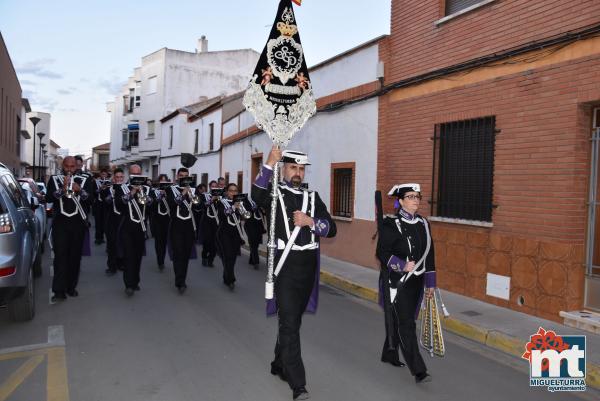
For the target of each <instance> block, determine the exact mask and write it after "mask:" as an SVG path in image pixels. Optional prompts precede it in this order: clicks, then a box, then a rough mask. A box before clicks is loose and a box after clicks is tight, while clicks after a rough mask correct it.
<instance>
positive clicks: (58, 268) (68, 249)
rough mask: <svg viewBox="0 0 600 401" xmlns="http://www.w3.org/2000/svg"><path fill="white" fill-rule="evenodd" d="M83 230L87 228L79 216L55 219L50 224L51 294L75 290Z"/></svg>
mask: <svg viewBox="0 0 600 401" xmlns="http://www.w3.org/2000/svg"><path fill="white" fill-rule="evenodd" d="M85 230H87V226H86V224H85V223H84V222H83V220H82V219H81V217H80V216H79V215H75V216H73V217H70V218H62V217H60V218H55V220H54V222H53V223H52V248H53V251H54V264H53V265H54V277H53V278H52V292H53V293H55V294H65V292H67V291H73V290H74V289H76V288H77V283H78V282H79V271H80V267H81V248H82V246H83V239H84V235H85Z"/></svg>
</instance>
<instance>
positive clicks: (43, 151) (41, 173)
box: [40, 138, 46, 181]
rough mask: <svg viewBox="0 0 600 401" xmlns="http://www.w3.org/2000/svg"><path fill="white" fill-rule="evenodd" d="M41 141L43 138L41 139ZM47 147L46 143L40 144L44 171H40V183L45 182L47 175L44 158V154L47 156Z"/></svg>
mask: <svg viewBox="0 0 600 401" xmlns="http://www.w3.org/2000/svg"><path fill="white" fill-rule="evenodd" d="M40 140H41V138H40ZM45 147H46V144H45V143H40V166H41V168H42V170H41V171H40V181H44V178H45V177H44V176H45V175H46V166H45V164H44V159H43V158H42V153H43V154H46V149H44V148H45Z"/></svg>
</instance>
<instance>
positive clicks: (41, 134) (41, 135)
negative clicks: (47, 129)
mask: <svg viewBox="0 0 600 401" xmlns="http://www.w3.org/2000/svg"><path fill="white" fill-rule="evenodd" d="M44 135H46V134H45V133H43V132H38V133H37V136H38V138H40V160H41V156H42V138H43V137H44ZM34 140H35V138H34ZM40 164H42V163H41V161H40ZM38 170H39V168H38ZM41 176H42V173H41V171H40V172H39V174H38V179H40V178H41ZM34 180H35V178H34Z"/></svg>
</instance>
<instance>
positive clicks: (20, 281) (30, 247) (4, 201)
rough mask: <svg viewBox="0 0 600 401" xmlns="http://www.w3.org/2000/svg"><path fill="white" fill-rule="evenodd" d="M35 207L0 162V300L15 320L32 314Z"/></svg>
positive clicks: (36, 263)
mask: <svg viewBox="0 0 600 401" xmlns="http://www.w3.org/2000/svg"><path fill="white" fill-rule="evenodd" d="M35 208H36V206H35V205H33V206H32V205H31V204H30V203H29V201H28V200H27V197H26V195H25V193H24V192H23V190H22V189H21V187H20V186H19V183H18V182H17V180H16V179H15V177H14V176H13V175H12V173H11V172H10V170H9V169H8V168H7V167H6V166H5V165H4V164H2V163H0V304H6V305H7V307H8V311H9V314H10V317H11V318H12V319H13V320H15V321H25V320H31V319H32V318H33V316H34V314H35V294H34V270H35V271H39V272H41V268H42V265H41V262H42V259H41V252H40V238H39V235H38V231H37V228H36V217H35V214H34V210H33V209H35Z"/></svg>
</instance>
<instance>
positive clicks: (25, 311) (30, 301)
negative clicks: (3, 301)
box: [8, 269, 35, 322]
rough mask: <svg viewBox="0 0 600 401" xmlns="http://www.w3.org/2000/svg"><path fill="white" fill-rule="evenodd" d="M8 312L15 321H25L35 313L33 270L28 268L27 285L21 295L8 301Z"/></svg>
mask: <svg viewBox="0 0 600 401" xmlns="http://www.w3.org/2000/svg"><path fill="white" fill-rule="evenodd" d="M8 313H9V315H10V318H11V319H12V320H13V321H15V322H26V321H29V320H31V319H33V316H34V315H35V292H34V287H33V270H31V269H30V270H29V276H28V279H27V286H26V287H25V288H24V289H23V292H22V293H21V295H19V296H18V297H17V298H15V299H13V300H11V301H9V302H8Z"/></svg>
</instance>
